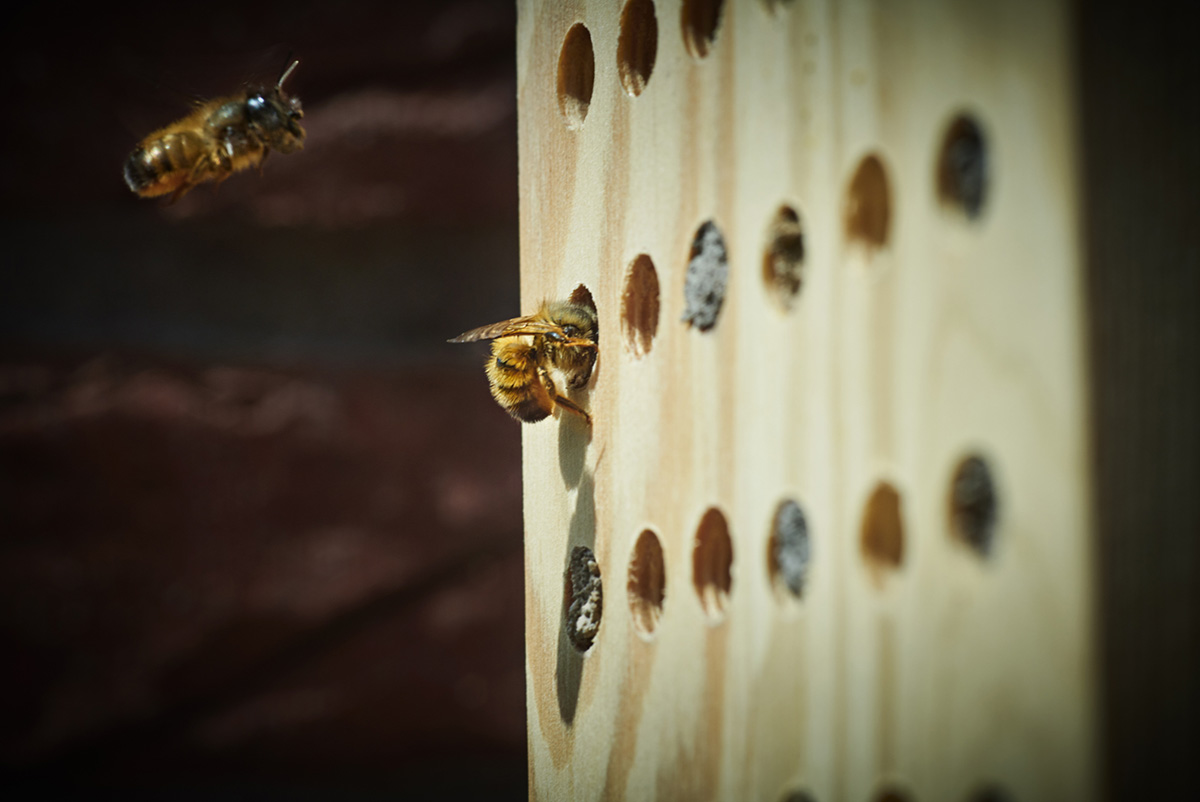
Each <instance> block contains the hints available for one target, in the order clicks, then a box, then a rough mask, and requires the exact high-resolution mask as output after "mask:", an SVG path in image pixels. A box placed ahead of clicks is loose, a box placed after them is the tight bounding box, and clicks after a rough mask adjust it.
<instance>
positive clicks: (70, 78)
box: [0, 0, 526, 800]
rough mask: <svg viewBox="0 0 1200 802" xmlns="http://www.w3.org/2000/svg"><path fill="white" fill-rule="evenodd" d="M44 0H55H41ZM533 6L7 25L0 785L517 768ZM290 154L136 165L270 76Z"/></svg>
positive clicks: (459, 783) (332, 780)
mask: <svg viewBox="0 0 1200 802" xmlns="http://www.w3.org/2000/svg"><path fill="white" fill-rule="evenodd" d="M43 8H46V6H43ZM515 24H516V19H515V4H514V3H512V2H511V0H502V1H501V2H492V1H490V0H489V1H486V2H485V1H484V0H473V1H472V0H422V1H420V2H402V3H383V2H380V3H355V4H337V5H334V4H323V5H308V4H303V3H299V4H298V3H294V2H291V3H281V2H274V3H265V2H251V3H242V4H238V5H236V6H228V7H221V6H214V5H212V4H201V5H197V4H194V3H191V4H169V3H126V4H122V5H121V6H119V7H118V6H114V7H112V8H110V9H106V10H104V11H97V10H92V11H84V12H77V11H69V12H68V11H65V10H62V9H58V8H56V9H55V10H53V11H51V10H42V11H24V12H18V15H17V16H16V17H14V18H11V19H10V20H9V22H8V23H6V29H5V32H4V33H3V34H0V59H2V60H3V61H2V66H0V75H2V76H3V77H0V81H2V82H3V86H4V92H3V120H2V124H0V142H2V144H3V152H4V153H5V155H6V158H5V167H4V179H3V190H2V196H0V207H2V208H0V237H2V241H3V243H4V248H3V256H2V257H0V795H3V796H6V798H12V794H13V793H14V792H24V795H25V796H28V797H30V798H42V797H43V796H45V795H46V794H47V793H48V792H49V791H51V790H55V789H58V790H62V789H67V790H72V789H74V790H83V791H86V792H87V798H96V796H97V795H106V794H107V795H111V796H112V797H114V798H122V799H136V798H171V799H177V798H178V799H200V800H203V799H210V798H216V797H220V798H222V799H240V798H246V799H275V798H279V799H374V798H379V797H391V798H394V797H395V796H397V795H399V796H409V795H412V794H414V792H415V793H416V794H417V795H436V796H438V797H441V798H445V797H447V796H455V795H456V794H459V793H460V794H461V795H463V796H468V795H470V796H475V795H478V794H480V793H487V794H488V795H489V796H490V797H492V798H508V797H512V798H524V796H525V784H526V766H525V714H524V675H523V670H524V662H523V640H522V626H523V624H522V621H523V613H522V605H523V591H522V557H521V506H520V504H521V501H520V446H519V443H520V431H519V426H518V425H517V424H516V423H515V422H513V421H511V420H510V419H509V418H508V417H507V416H506V415H505V413H504V412H503V411H502V410H500V409H499V408H498V407H497V406H496V405H495V404H494V403H493V402H492V400H491V398H490V396H489V395H488V392H487V385H486V380H485V378H484V375H483V372H482V370H481V368H480V366H481V364H482V361H483V358H484V354H483V353H482V349H481V348H479V347H467V346H452V345H447V344H446V343H445V340H446V338H448V337H451V336H453V335H455V334H457V333H459V332H461V331H464V330H466V329H468V328H472V327H474V326H477V325H481V324H483V323H489V322H493V321H495V320H499V319H503V318H505V317H510V316H513V315H515V314H517V313H518V310H517V303H518V271H517V232H516V221H517V216H516V204H517V197H516V183H517V182H516V158H517V152H516V86H515ZM289 54H294V56H295V57H297V58H299V59H300V66H299V68H298V69H297V70H296V72H295V73H294V74H293V75H292V77H291V78H290V79H289V85H288V86H287V87H286V89H287V90H288V91H289V92H291V93H293V94H295V95H296V96H298V97H300V98H301V100H302V101H303V103H304V109H305V119H304V124H305V126H306V128H307V131H308V137H307V141H306V144H305V148H304V150H303V151H301V152H298V153H295V154H291V155H287V156H280V155H278V154H276V155H274V156H272V157H271V158H269V159H268V160H267V162H266V164H265V165H264V169H263V174H262V176H261V177H260V176H259V175H256V174H255V172H254V171H247V172H245V173H240V174H237V175H236V176H234V177H233V178H231V179H230V180H229V181H227V182H226V183H224V184H223V185H222V186H221V187H220V189H219V190H214V189H213V188H212V186H211V185H201V186H200V187H198V188H197V189H195V190H193V191H192V192H191V194H189V195H188V196H187V197H185V198H183V199H182V200H181V201H179V202H178V203H176V204H174V205H168V204H166V203H164V202H163V201H162V200H161V199H159V200H141V199H138V198H136V197H134V195H133V194H132V193H131V192H130V191H129V190H128V189H127V188H126V187H125V185H124V183H123V181H122V177H121V171H122V165H123V162H124V160H125V158H126V156H127V155H128V153H129V152H130V150H132V148H133V147H134V145H135V144H136V143H137V142H138V141H139V140H140V139H141V138H142V137H144V136H146V135H147V134H149V133H150V132H151V131H153V130H154V129H156V128H158V127H160V126H162V125H165V124H167V123H169V122H171V121H172V120H173V119H175V118H178V117H181V116H183V115H184V114H186V113H187V111H188V109H189V103H190V102H191V101H192V100H193V99H195V98H207V97H213V96H218V95H224V94H230V93H233V92H236V91H238V90H239V89H240V87H242V85H243V84H244V83H245V82H248V81H250V82H264V83H268V84H270V83H273V82H274V81H275V79H276V78H277V76H278V75H279V72H280V70H281V68H282V67H283V66H284V64H285V61H286V59H287V57H288V56H289Z"/></svg>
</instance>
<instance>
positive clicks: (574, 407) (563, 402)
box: [554, 393, 592, 426]
mask: <svg viewBox="0 0 1200 802" xmlns="http://www.w3.org/2000/svg"><path fill="white" fill-rule="evenodd" d="M554 403H556V404H558V405H559V406H560V407H562V408H563V409H569V410H571V411H572V412H574V413H575V414H576V415H582V416H583V421H584V423H586V424H587V425H588V426H591V425H592V416H591V415H589V414H587V412H586V411H584V409H583V407H581V406H579V405H578V404H576V403H575V402H574V401H572V400H571V399H569V398H566V397H565V396H561V395H559V394H558V393H555V394H554Z"/></svg>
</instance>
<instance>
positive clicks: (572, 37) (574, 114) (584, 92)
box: [558, 23, 596, 129]
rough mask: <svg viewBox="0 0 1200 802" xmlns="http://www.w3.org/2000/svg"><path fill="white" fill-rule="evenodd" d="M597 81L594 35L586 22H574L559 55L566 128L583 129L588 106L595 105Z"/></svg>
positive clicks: (560, 103) (560, 94)
mask: <svg viewBox="0 0 1200 802" xmlns="http://www.w3.org/2000/svg"><path fill="white" fill-rule="evenodd" d="M595 81H596V57H595V54H594V53H593V52H592V35H591V34H590V33H589V32H588V29H587V28H586V27H584V25H583V23H575V24H574V25H572V26H571V30H569V31H567V36H566V38H565V39H563V45H562V52H561V53H559V56H558V109H559V111H561V112H562V116H563V120H564V121H565V122H566V124H567V127H568V128H571V129H578V128H582V127H583V121H584V118H586V117H587V113H588V105H589V104H590V103H591V102H592V87H593V86H594V84H595Z"/></svg>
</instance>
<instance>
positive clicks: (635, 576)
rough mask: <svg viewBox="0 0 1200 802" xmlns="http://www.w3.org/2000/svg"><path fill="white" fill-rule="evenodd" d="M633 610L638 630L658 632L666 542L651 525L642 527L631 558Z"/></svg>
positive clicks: (630, 583) (664, 576)
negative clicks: (663, 548)
mask: <svg viewBox="0 0 1200 802" xmlns="http://www.w3.org/2000/svg"><path fill="white" fill-rule="evenodd" d="M628 588H629V611H630V613H631V614H632V616H633V626H634V628H635V629H637V631H638V632H640V633H642V634H643V635H646V636H649V635H652V634H654V628H655V627H656V626H657V625H658V618H659V616H661V615H662V609H663V599H664V598H665V597H666V591H667V576H666V571H665V569H664V566H663V550H662V544H661V543H659V542H658V536H657V535H655V534H654V533H653V532H651V531H650V530H649V529H644V530H642V533H641V534H640V535H638V539H637V543H636V544H634V547H633V558H632V559H631V560H630V561H629V586H628Z"/></svg>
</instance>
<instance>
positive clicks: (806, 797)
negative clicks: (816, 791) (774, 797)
mask: <svg viewBox="0 0 1200 802" xmlns="http://www.w3.org/2000/svg"><path fill="white" fill-rule="evenodd" d="M780 802H816V799H815V797H813V795H812V794H810V793H808V792H807V791H789V792H788V793H786V794H784V795H783V799H781V800H780Z"/></svg>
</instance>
